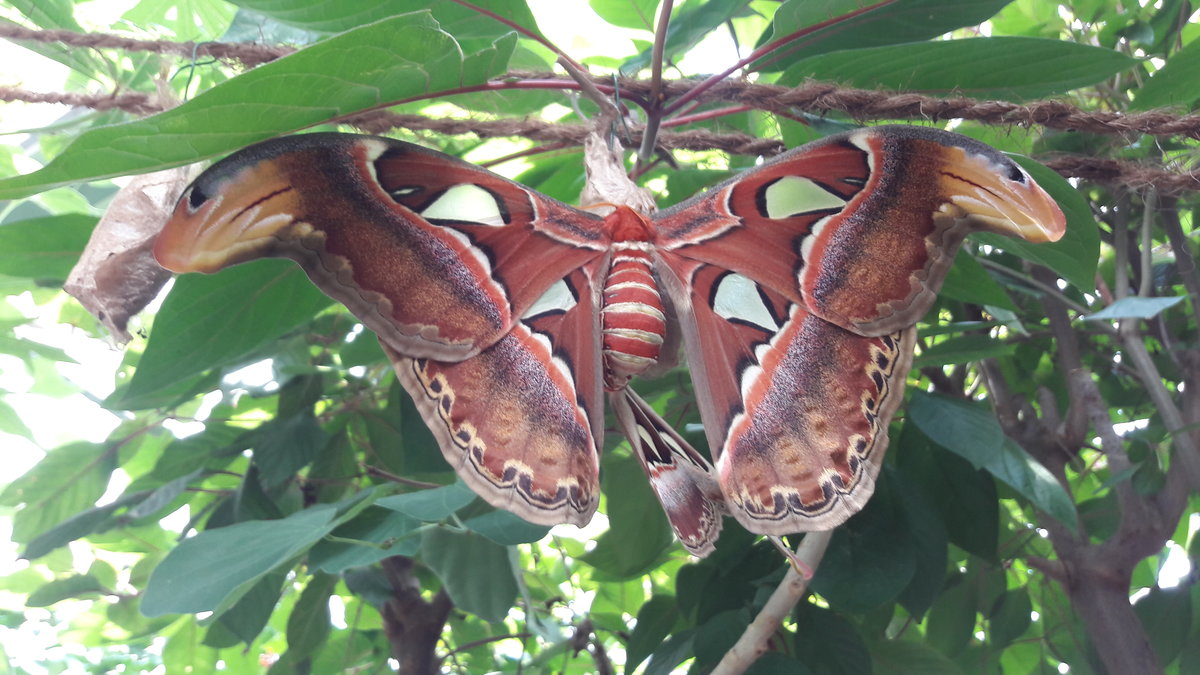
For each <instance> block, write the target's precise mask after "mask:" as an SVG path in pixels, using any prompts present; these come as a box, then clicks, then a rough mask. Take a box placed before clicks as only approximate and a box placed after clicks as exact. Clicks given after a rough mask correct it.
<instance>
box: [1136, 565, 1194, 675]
mask: <svg viewBox="0 0 1200 675" xmlns="http://www.w3.org/2000/svg"><path fill="white" fill-rule="evenodd" d="M1190 594H1191V586H1190V585H1189V584H1180V585H1178V586H1175V587H1173V588H1161V587H1159V586H1155V587H1154V588H1151V589H1150V592H1149V593H1147V594H1146V595H1145V596H1144V597H1142V598H1140V599H1139V600H1138V601H1137V603H1136V604H1134V606H1133V611H1134V612H1136V613H1137V615H1138V618H1139V619H1141V622H1142V626H1144V627H1145V629H1146V636H1147V637H1149V638H1150V645H1151V646H1153V647H1154V652H1155V653H1156V654H1158V658H1159V660H1160V661H1162V662H1163V663H1170V662H1172V661H1174V660H1175V657H1176V656H1179V653H1180V652H1181V651H1183V648H1184V647H1185V646H1186V645H1187V640H1188V633H1189V632H1190V631H1191V627H1192V616H1193V608H1192V601H1191V595H1190Z"/></svg>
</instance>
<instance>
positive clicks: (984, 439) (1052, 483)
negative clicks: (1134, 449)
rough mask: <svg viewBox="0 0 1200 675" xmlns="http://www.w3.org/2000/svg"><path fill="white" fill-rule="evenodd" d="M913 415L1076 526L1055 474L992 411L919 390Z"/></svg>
mask: <svg viewBox="0 0 1200 675" xmlns="http://www.w3.org/2000/svg"><path fill="white" fill-rule="evenodd" d="M908 415H909V419H911V420H912V421H913V422H914V423H915V424H916V425H917V427H919V428H920V429H921V431H922V432H924V433H925V435H926V436H928V437H929V438H931V439H933V441H934V442H936V443H937V444H938V445H941V446H942V447H944V448H946V449H947V450H950V451H951V452H954V453H955V454H957V455H959V456H960V457H963V458H964V459H966V460H967V461H969V462H971V463H972V464H974V465H975V466H976V467H979V468H982V469H985V470H986V471H987V472H988V473H990V474H992V475H993V476H995V477H996V478H999V479H1000V480H1002V481H1004V482H1005V483H1007V484H1008V485H1009V486H1011V487H1012V488H1013V489H1014V490H1016V491H1017V492H1018V493H1020V494H1021V495H1022V496H1024V497H1025V498H1026V499H1028V500H1029V501H1030V502H1032V503H1033V505H1034V506H1036V507H1037V508H1039V509H1041V510H1042V511H1044V512H1046V513H1047V514H1049V515H1050V516H1051V517H1052V518H1054V519H1055V520H1057V521H1059V522H1060V523H1062V524H1064V525H1066V526H1068V527H1071V528H1074V527H1076V522H1077V515H1076V512H1075V504H1074V502H1072V501H1071V497H1070V495H1068V494H1067V491H1066V490H1065V489H1063V487H1062V485H1060V484H1059V483H1058V481H1057V480H1055V479H1054V475H1053V474H1051V473H1050V472H1049V471H1048V470H1046V468H1045V467H1044V466H1042V465H1041V464H1039V463H1037V461H1035V460H1034V459H1033V458H1032V457H1030V456H1029V455H1028V454H1026V453H1025V451H1024V450H1022V449H1021V448H1020V447H1019V446H1017V444H1016V443H1014V442H1013V441H1012V440H1010V439H1009V438H1007V437H1006V436H1005V435H1004V432H1003V431H1002V430H1001V429H1000V424H999V422H997V421H996V417H995V416H994V415H992V413H991V411H989V410H987V409H985V408H983V407H981V406H979V405H976V404H974V403H970V402H968V401H964V400H961V399H956V398H951V397H949V396H941V395H937V394H926V393H924V392H920V391H917V392H913V395H912V398H911V399H910V401H909V404H908Z"/></svg>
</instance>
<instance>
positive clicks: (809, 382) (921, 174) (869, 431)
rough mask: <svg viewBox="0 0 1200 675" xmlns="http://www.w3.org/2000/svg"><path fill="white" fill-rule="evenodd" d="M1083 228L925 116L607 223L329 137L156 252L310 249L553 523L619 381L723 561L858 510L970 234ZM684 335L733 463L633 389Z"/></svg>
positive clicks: (463, 441) (573, 497)
mask: <svg viewBox="0 0 1200 675" xmlns="http://www.w3.org/2000/svg"><path fill="white" fill-rule="evenodd" d="M1065 227H1066V223H1065V219H1064V217H1063V214H1062V212H1061V211H1060V210H1059V208H1058V206H1057V205H1056V204H1055V203H1054V201H1053V200H1052V199H1051V198H1050V197H1049V196H1048V195H1047V194H1046V192H1045V191H1043V189H1042V188H1041V187H1039V186H1038V185H1037V183H1035V182H1034V180H1033V179H1032V178H1031V177H1030V175H1029V174H1028V173H1027V172H1026V171H1025V170H1024V169H1022V168H1021V167H1020V166H1019V165H1018V164H1017V163H1015V162H1014V161H1012V160H1011V159H1009V158H1008V157H1006V156H1005V155H1003V154H1001V153H1000V152H998V151H996V150H995V149H993V148H991V147H988V146H986V145H984V144H982V143H979V142H977V141H974V140H972V139H969V138H967V137H964V136H960V135H957V134H953V133H949V132H945V131H940V130H935V129H929V128H920V127H911V126H877V127H869V128H863V129H858V130H854V131H850V132H848V133H842V134H838V135H835V136H830V137H827V138H825V139H823V140H819V141H816V142H814V143H810V144H807V145H805V146H803V147H799V148H796V149H794V150H792V151H790V152H787V153H784V154H782V155H780V156H778V157H775V158H773V159H770V160H768V161H765V162H763V163H762V164H761V165H759V166H756V167H754V168H753V169H750V170H748V171H746V172H744V173H742V174H741V175H738V176H736V177H734V178H732V179H730V180H727V181H725V182H723V183H721V184H719V185H716V186H714V187H712V188H710V189H709V190H707V191H705V192H704V193H703V194H700V195H697V196H695V197H693V198H691V199H689V200H687V201H684V202H682V203H680V204H678V205H676V206H673V207H671V208H668V209H665V210H662V211H658V212H655V213H637V212H635V211H633V210H632V209H630V208H628V207H619V208H617V209H616V210H615V211H613V212H612V213H611V214H609V215H607V216H604V217H601V216H599V215H596V214H595V213H591V212H588V211H585V210H580V209H576V208H573V207H571V206H568V205H566V204H563V203H562V202H559V201H557V200H555V199H552V198H550V197H548V196H546V195H543V194H540V193H538V192H536V191H534V190H532V189H529V188H527V187H524V186H522V185H520V184H517V183H514V182H512V181H509V180H507V179H505V178H502V177H500V176H497V175H496V174H494V173H491V172H489V171H487V170H485V169H482V168H480V167H477V166H474V165H472V164H469V163H467V162H464V161H462V160H459V159H457V158H455V157H451V156H449V155H445V154H442V153H439V152H435V151H432V150H429V149H426V148H423V147H420V146H417V145H413V144H409V143H404V142H400V141H397V140H392V139H388V138H382V137H374V136H361V135H353V134H338V133H311V134H303V135H296V136H289V137H285V138H277V139H274V140H270V141H266V142H264V143H260V144H257V145H254V146H251V147H248V148H246V149H244V150H242V151H240V152H237V153H235V154H233V155H232V156H230V157H228V158H226V159H224V160H222V161H219V162H217V163H216V164H214V165H213V166H212V167H211V168H209V169H208V170H207V171H206V172H204V173H203V174H202V175H201V176H200V177H199V178H197V179H196V181H195V182H194V183H193V184H192V185H191V186H190V187H189V188H188V189H187V190H186V191H185V192H184V194H183V196H182V198H181V199H180V201H179V203H178V206H177V207H176V209H175V211H174V215H173V216H172V217H171V219H170V221H169V222H168V223H167V225H166V227H165V228H164V230H163V231H162V233H161V235H160V236H159V238H158V240H157V244H156V246H155V249H154V251H155V255H156V257H157V258H158V260H159V261H160V262H161V264H162V265H163V266H164V267H166V268H168V269H171V270H173V271H176V272H196V271H199V272H215V271H217V270H219V269H221V268H224V267H226V266H229V265H233V264H235V263H239V262H243V261H247V260H250V259H254V258H260V257H266V256H274V257H286V258H291V259H293V260H295V261H296V262H298V263H299V264H300V265H301V266H302V267H303V268H304V270H305V271H306V272H307V273H308V276H309V277H310V278H311V279H312V280H313V282H314V283H315V284H316V285H317V286H319V287H320V288H321V289H322V290H323V291H325V292H326V293H327V294H329V295H330V296H332V297H333V298H334V299H336V300H338V301H340V302H342V303H343V304H345V305H346V307H347V308H349V310H350V311H351V312H353V313H354V314H355V315H356V316H357V317H358V318H359V319H360V320H361V321H362V323H363V324H364V325H366V326H367V327H369V328H370V329H372V330H373V331H374V332H375V333H376V334H377V335H378V337H379V340H380V343H381V344H382V345H383V347H384V349H385V351H386V352H387V354H388V356H389V357H390V358H391V360H392V362H393V365H394V368H395V371H396V374H397V376H398V378H399V381H400V382H401V383H402V384H403V386H404V388H405V389H406V390H407V391H408V393H409V394H411V395H412V397H413V400H414V401H415V403H416V407H417V409H418V410H419V411H420V413H421V415H422V417H423V418H424V420H425V422H426V424H428V426H429V428H430V429H431V430H432V431H433V434H434V436H435V437H436V439H437V442H438V444H439V445H440V447H441V450H442V453H443V454H444V455H445V457H446V460H447V461H448V462H449V463H450V464H451V465H452V466H453V467H454V469H455V470H456V471H457V473H458V475H459V476H461V477H462V479H463V480H464V481H465V482H466V483H467V484H468V485H469V486H470V487H471V488H472V489H473V490H475V492H477V493H478V494H479V495H480V496H481V497H483V498H484V499H485V500H487V501H488V502H490V503H491V504H493V505H495V506H497V507H500V508H504V509H508V510H510V511H512V512H513V513H515V514H517V515H519V516H521V517H522V518H524V519H526V520H528V521H531V522H534V523H539V524H546V525H552V524H558V523H574V524H577V525H583V524H586V523H587V522H588V521H589V520H590V519H591V517H592V514H593V513H594V512H595V510H596V507H597V503H598V498H599V459H598V458H599V452H600V449H601V446H602V435H603V423H604V412H603V411H604V409H603V406H604V403H603V401H604V399H605V398H606V397H607V398H608V399H609V401H610V402H611V404H612V405H613V408H614V410H615V413H616V419H617V421H618V424H619V426H620V428H621V431H622V432H623V433H624V435H625V436H626V437H627V438H628V440H629V442H630V444H631V446H632V448H633V451H634V453H635V454H636V455H637V457H638V459H639V460H640V461H641V464H642V466H643V468H644V469H645V471H646V475H647V476H648V478H649V480H650V484H651V486H652V488H653V489H654V492H655V494H656V495H657V496H658V499H659V501H660V503H661V504H662V506H663V509H664V510H665V511H666V514H667V517H668V519H669V520H670V523H671V526H672V527H673V529H674V531H675V534H676V535H677V536H678V538H679V540H680V542H681V543H682V544H683V545H684V547H686V548H687V549H688V550H689V551H690V552H692V553H694V554H696V555H699V556H703V555H706V554H707V553H708V552H710V551H711V550H712V549H713V542H714V541H715V540H716V538H717V535H718V533H719V531H720V529H721V524H722V516H723V514H725V513H729V514H731V515H732V516H733V517H734V518H736V519H737V520H738V522H740V523H741V524H742V525H743V526H744V527H746V529H748V530H750V531H751V532H755V533H759V534H766V535H781V534H787V533H794V532H802V531H813V530H826V529H830V528H833V527H835V526H837V525H839V524H840V523H842V522H844V521H845V520H846V519H847V518H849V517H850V516H851V515H853V514H854V513H855V512H857V511H858V510H859V509H861V508H862V506H863V505H864V503H865V502H866V501H867V499H868V497H870V495H871V493H872V491H873V489H874V485H875V480H876V477H877V475H878V473H879V468H880V463H881V462H882V460H883V456H884V451H885V450H886V448H887V429H888V423H889V421H890V420H891V419H892V416H893V415H894V414H895V412H896V409H897V407H898V406H899V405H900V403H901V400H902V398H903V389H904V382H905V377H906V375H907V373H908V370H909V367H910V364H911V359H912V352H913V346H914V339H915V338H914V333H915V328H914V325H915V324H916V322H917V320H918V319H920V318H921V317H922V316H923V315H924V314H925V312H926V311H927V310H928V309H929V308H930V307H931V306H932V304H933V302H934V300H935V297H936V294H937V292H938V290H939V289H940V287H941V284H942V281H943V279H944V277H945V274H946V271H947V269H948V268H949V266H950V264H951V262H952V261H953V260H954V255H955V252H956V251H957V249H958V248H959V245H960V244H961V242H962V240H963V238H964V237H965V236H966V235H967V234H968V233H970V232H974V231H980V230H984V231H990V232H998V233H1001V234H1006V235H1010V236H1014V237H1018V238H1021V239H1025V240H1028V241H1032V242H1045V241H1054V240H1057V239H1059V238H1060V237H1061V236H1062V235H1063V232H1064V231H1065ZM681 342H682V345H683V348H684V353H685V355H686V363H687V367H688V368H689V369H690V371H691V375H692V379H693V382H694V385H695V390H696V398H697V401H698V405H699V410H700V417H701V419H702V421H703V423H704V432H705V435H706V437H707V440H708V446H709V448H710V449H711V450H712V452H713V453H714V455H715V467H714V466H713V464H710V462H709V460H708V459H706V458H705V457H704V456H703V455H701V454H700V453H699V452H697V451H696V450H694V449H693V448H692V447H691V446H690V445H689V444H688V443H687V442H686V441H685V440H684V439H683V437H682V436H681V435H680V434H679V433H677V432H676V431H675V430H674V429H672V428H671V426H670V425H669V424H667V423H666V422H665V421H664V420H663V419H662V418H661V417H660V416H659V415H658V414H657V413H655V411H654V410H653V409H652V408H651V407H650V406H649V405H647V404H646V403H645V402H644V401H643V400H642V399H641V398H639V397H638V395H637V394H636V393H635V392H634V391H633V390H632V389H631V388H630V386H629V382H630V379H631V378H633V377H636V376H638V375H641V374H643V373H646V372H648V371H652V370H654V369H656V368H659V367H660V366H661V364H663V363H667V362H669V361H670V360H671V359H672V358H673V356H674V353H675V352H676V350H677V349H678V346H679V344H680V343H681Z"/></svg>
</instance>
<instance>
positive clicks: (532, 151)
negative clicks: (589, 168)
mask: <svg viewBox="0 0 1200 675" xmlns="http://www.w3.org/2000/svg"><path fill="white" fill-rule="evenodd" d="M570 147H573V144H571V143H568V142H566V141H561V142H558V143H547V144H545V145H537V146H534V147H532V148H525V149H524V150H521V151H519V152H514V153H512V154H508V155H504V156H503V157H497V158H496V159H491V160H488V161H486V162H480V163H479V166H482V167H487V168H491V167H493V166H496V165H497V164H503V163H505V162H510V161H512V160H514V159H520V158H522V157H530V156H533V155H541V154H545V153H548V152H555V151H557V150H564V149H566V148H570Z"/></svg>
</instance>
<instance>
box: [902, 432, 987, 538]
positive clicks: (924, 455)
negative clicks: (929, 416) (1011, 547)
mask: <svg viewBox="0 0 1200 675" xmlns="http://www.w3.org/2000/svg"><path fill="white" fill-rule="evenodd" d="M892 452H893V453H894V454H893V456H894V457H896V458H897V459H898V460H899V464H900V468H901V470H902V472H903V474H904V476H905V477H906V478H907V479H908V480H909V481H911V482H913V483H915V484H916V485H917V486H919V487H920V489H921V490H922V492H923V493H924V494H926V495H927V496H928V497H929V499H930V500H931V501H932V502H933V503H934V507H935V508H936V510H937V512H938V514H939V515H940V517H941V519H942V522H943V523H944V524H945V527H946V535H947V537H948V538H949V539H950V541H951V542H953V543H954V544H955V545H957V546H958V547H960V548H962V549H963V550H965V551H967V552H969V553H972V554H974V555H977V556H979V557H981V558H983V559H985V560H995V558H996V545H997V538H998V536H999V531H1000V512H999V506H998V501H997V496H996V481H995V479H994V478H992V477H991V475H990V474H988V473H985V472H983V471H980V470H978V469H975V468H974V467H972V466H971V464H970V463H969V462H968V461H967V460H965V459H963V458H962V457H959V456H958V455H956V454H954V453H952V452H950V451H949V450H946V449H945V448H943V447H941V446H940V445H937V444H935V443H933V442H932V441H930V440H929V437H928V436H926V435H925V434H923V433H921V431H920V429H918V428H917V425H915V424H905V425H904V429H903V430H902V431H901V432H900V437H899V438H898V439H896V448H895V450H893V451H892Z"/></svg>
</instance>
